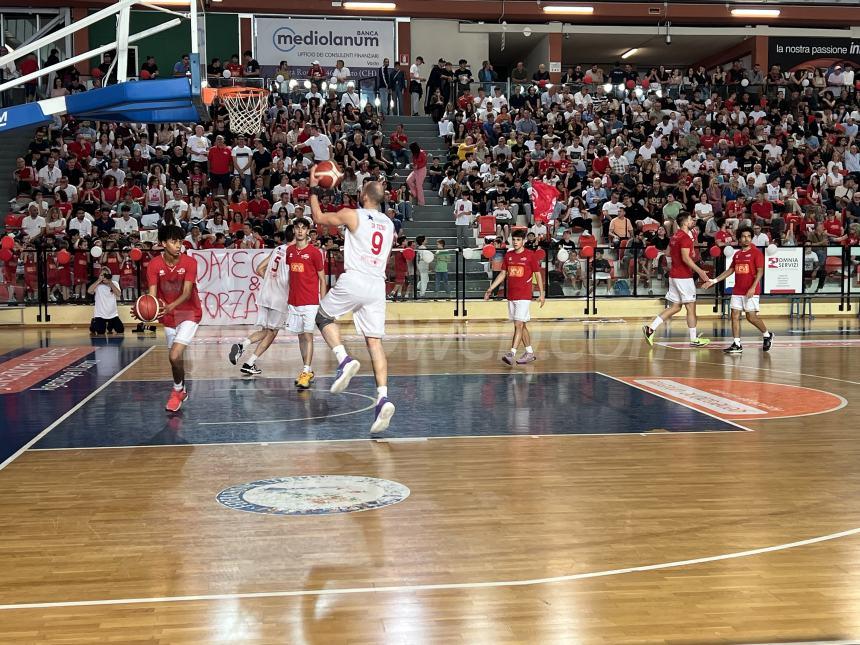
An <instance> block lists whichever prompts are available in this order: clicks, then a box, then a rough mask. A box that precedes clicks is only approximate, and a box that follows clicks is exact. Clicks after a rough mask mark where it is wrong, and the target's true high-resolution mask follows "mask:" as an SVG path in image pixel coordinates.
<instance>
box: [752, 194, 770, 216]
mask: <svg viewBox="0 0 860 645" xmlns="http://www.w3.org/2000/svg"><path fill="white" fill-rule="evenodd" d="M766 197H767V193H764V192H760V193H759V194H758V195H756V200H755V201H754V202H753V205H752V207H751V209H750V210H751V211H752V214H753V222H754V223H756V224H769V223H770V220H771V218H772V217H773V204H771V203H770V202H769V201H767V199H766Z"/></svg>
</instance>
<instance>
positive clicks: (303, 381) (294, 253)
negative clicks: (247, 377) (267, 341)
mask: <svg viewBox="0 0 860 645" xmlns="http://www.w3.org/2000/svg"><path fill="white" fill-rule="evenodd" d="M310 231H311V223H310V221H309V220H307V219H305V218H304V217H300V218H299V219H297V220H296V221H295V222H294V223H293V232H294V233H295V236H296V241H295V243H293V244H292V245H290V246H289V247H288V248H287V261H288V262H289V264H290V295H289V298H288V300H287V330H289V331H290V333H293V334H298V336H299V350H300V351H301V353H302V364H303V367H302V371H301V372H300V373H299V375H298V377H297V378H296V381H295V384H296V387H298V388H299V389H302V390H306V389H308V388H309V387H310V386H311V382H312V381H313V380H314V372H313V370H312V369H311V361H312V360H313V357H314V328H315V327H316V319H317V312H318V311H319V305H320V298H322V297H323V296H325V293H326V283H325V273H324V271H323V264H324V263H323V255H322V252H321V251H320V250H319V249H318V248H317V247H315V246H313V245H311V244H310V243H309V242H310Z"/></svg>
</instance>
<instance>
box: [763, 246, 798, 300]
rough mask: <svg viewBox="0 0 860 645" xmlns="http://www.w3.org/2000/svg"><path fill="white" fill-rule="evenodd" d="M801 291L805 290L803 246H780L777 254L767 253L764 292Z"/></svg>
mask: <svg viewBox="0 0 860 645" xmlns="http://www.w3.org/2000/svg"><path fill="white" fill-rule="evenodd" d="M801 291H803V247H797V246H787V247H786V246H784V247H779V248H778V249H777V250H776V254H775V255H765V258H764V292H765V293H775V294H780V293H783V294H785V293H800V292H801Z"/></svg>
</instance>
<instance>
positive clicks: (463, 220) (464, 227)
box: [454, 191, 472, 249]
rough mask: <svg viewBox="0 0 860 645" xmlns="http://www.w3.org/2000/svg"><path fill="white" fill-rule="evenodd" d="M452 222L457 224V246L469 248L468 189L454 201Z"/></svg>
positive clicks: (470, 222) (470, 227)
mask: <svg viewBox="0 0 860 645" xmlns="http://www.w3.org/2000/svg"><path fill="white" fill-rule="evenodd" d="M454 224H456V226H457V246H458V247H459V248H461V249H465V248H469V244H468V241H469V233H470V232H471V230H472V199H471V195H470V193H469V191H463V196H462V197H461V198H460V199H458V200H457V201H456V202H454Z"/></svg>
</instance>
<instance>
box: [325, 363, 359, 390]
mask: <svg viewBox="0 0 860 645" xmlns="http://www.w3.org/2000/svg"><path fill="white" fill-rule="evenodd" d="M360 369H361V363H359V362H358V361H357V360H355V359H354V358H353V357H352V356H347V357H346V358H345V359H343V360H342V361H341V362H340V365H338V366H337V373H335V375H334V383H332V384H331V390H330V392H331V393H332V394H340V393H341V392H343V391H344V390H345V389H346V388H347V387H349V382H350V381H351V380H352V377H353V376H355V375H356V374H358V370H360Z"/></svg>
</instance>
